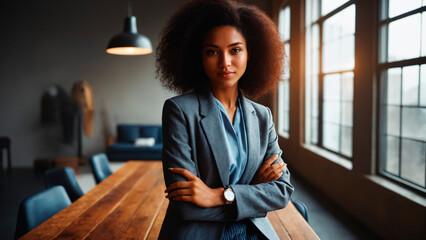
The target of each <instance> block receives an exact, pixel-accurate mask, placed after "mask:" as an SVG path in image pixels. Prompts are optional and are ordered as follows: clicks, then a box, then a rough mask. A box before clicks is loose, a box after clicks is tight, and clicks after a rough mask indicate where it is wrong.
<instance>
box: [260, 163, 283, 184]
mask: <svg viewBox="0 0 426 240" xmlns="http://www.w3.org/2000/svg"><path fill="white" fill-rule="evenodd" d="M285 169H286V165H284V163H283V162H279V163H275V164H274V165H272V166H271V167H270V168H269V169H268V171H267V172H266V173H265V175H266V179H268V180H269V181H275V180H277V179H278V178H279V177H281V175H282V173H283V171H284V170H285Z"/></svg>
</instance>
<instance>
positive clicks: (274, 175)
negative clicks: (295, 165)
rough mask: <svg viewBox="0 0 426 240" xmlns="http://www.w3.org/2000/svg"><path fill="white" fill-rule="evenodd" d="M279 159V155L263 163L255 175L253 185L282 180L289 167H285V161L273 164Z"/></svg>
mask: <svg viewBox="0 0 426 240" xmlns="http://www.w3.org/2000/svg"><path fill="white" fill-rule="evenodd" d="M277 159H278V155H274V156H272V157H271V158H269V159H268V160H267V161H266V162H265V163H263V164H262V166H260V168H259V169H258V170H257V172H256V174H255V175H254V178H253V180H252V181H251V184H259V183H267V182H270V181H275V180H277V179H278V178H280V177H281V176H282V175H283V171H284V170H285V169H286V166H287V165H284V162H283V161H279V162H277V163H274V164H272V163H273V162H274V161H275V160H277ZM271 164H272V165H271Z"/></svg>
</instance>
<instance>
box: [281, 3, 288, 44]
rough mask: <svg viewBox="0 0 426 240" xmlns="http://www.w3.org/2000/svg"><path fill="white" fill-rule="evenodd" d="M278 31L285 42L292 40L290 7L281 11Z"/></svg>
mask: <svg viewBox="0 0 426 240" xmlns="http://www.w3.org/2000/svg"><path fill="white" fill-rule="evenodd" d="M278 29H279V31H280V33H281V37H282V39H283V41H287V40H289V39H290V7H289V6H287V7H285V8H284V9H282V10H281V12H280V15H279V17H278Z"/></svg>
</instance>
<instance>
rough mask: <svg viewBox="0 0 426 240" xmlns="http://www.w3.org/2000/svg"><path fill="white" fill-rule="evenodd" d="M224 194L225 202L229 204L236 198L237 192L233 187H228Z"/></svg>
mask: <svg viewBox="0 0 426 240" xmlns="http://www.w3.org/2000/svg"><path fill="white" fill-rule="evenodd" d="M223 196H224V197H225V204H226V205H229V204H232V203H233V202H234V200H235V194H234V191H233V190H232V188H230V187H228V188H226V189H225V191H224V192H223Z"/></svg>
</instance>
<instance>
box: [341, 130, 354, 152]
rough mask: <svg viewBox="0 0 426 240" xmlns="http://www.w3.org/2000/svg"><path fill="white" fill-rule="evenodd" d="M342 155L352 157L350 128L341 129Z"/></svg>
mask: <svg viewBox="0 0 426 240" xmlns="http://www.w3.org/2000/svg"><path fill="white" fill-rule="evenodd" d="M341 139H342V153H343V154H345V155H346V156H348V157H352V128H347V127H342V137H341Z"/></svg>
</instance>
